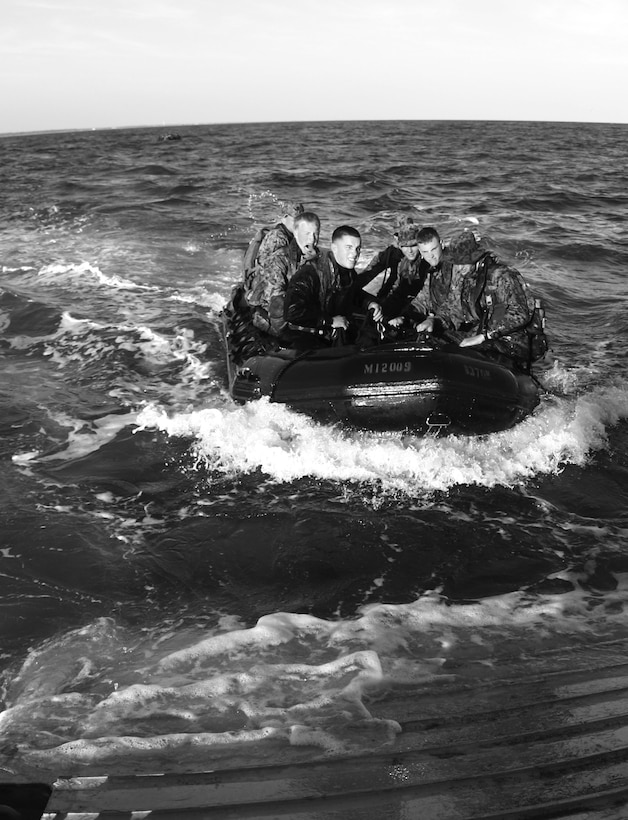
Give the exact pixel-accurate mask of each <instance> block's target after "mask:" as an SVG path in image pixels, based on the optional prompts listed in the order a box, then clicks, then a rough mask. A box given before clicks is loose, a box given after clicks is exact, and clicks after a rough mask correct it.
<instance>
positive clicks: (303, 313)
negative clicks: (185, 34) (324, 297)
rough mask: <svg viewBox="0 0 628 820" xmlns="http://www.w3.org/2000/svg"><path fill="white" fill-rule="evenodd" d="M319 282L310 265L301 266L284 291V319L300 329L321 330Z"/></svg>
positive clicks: (321, 314)
mask: <svg viewBox="0 0 628 820" xmlns="http://www.w3.org/2000/svg"><path fill="white" fill-rule="evenodd" d="M319 290H320V281H319V277H318V274H317V273H316V271H315V269H314V268H313V266H312V265H308V264H305V265H303V266H302V267H301V268H300V269H299V270H298V272H297V273H295V275H294V276H293V277H292V279H291V280H290V283H289V285H288V289H287V291H286V299H285V304H284V319H285V321H286V322H291V323H292V324H294V325H301V326H302V327H315V328H322V327H324V326H325V316H324V314H323V311H322V309H321V306H320V298H319Z"/></svg>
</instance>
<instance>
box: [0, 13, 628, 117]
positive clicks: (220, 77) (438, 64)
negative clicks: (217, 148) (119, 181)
mask: <svg viewBox="0 0 628 820" xmlns="http://www.w3.org/2000/svg"><path fill="white" fill-rule="evenodd" d="M1 6H2V27H1V29H0V56H1V58H2V65H1V67H0V77H1V80H0V92H1V95H2V96H1V99H2V109H1V110H0V132H2V133H7V132H20V131H40V130H53V129H79V128H106V127H122V126H134V125H158V126H161V125H183V124H191V123H215V122H266V121H295V120H347V119H351V120H355V119H358V120H373V119H375V120H377V119H479V120H482V119H491V120H557V121H559V120H560V121H581V122H617V123H628V93H627V92H626V81H627V80H628V47H627V43H628V2H627V0H473V2H470V0H316V2H314V0H292V2H288V0H1Z"/></svg>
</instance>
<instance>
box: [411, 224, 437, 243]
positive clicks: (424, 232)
mask: <svg viewBox="0 0 628 820" xmlns="http://www.w3.org/2000/svg"><path fill="white" fill-rule="evenodd" d="M432 239H437V240H438V241H439V242H440V236H439V235H438V231H437V230H436V228H430V227H429V226H428V227H426V228H421V230H420V231H419V233H418V234H417V238H416V241H417V242H418V243H419V245H425V244H427V243H428V242H431V241H432Z"/></svg>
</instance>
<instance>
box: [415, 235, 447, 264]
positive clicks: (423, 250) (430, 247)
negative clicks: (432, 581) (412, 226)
mask: <svg viewBox="0 0 628 820" xmlns="http://www.w3.org/2000/svg"><path fill="white" fill-rule="evenodd" d="M419 253H420V254H421V258H422V259H424V260H425V261H426V262H427V264H428V265H429V266H430V267H431V268H435V267H436V266H437V265H438V263H439V262H440V260H441V259H442V258H443V246H442V245H441V243H440V240H439V239H430V241H429V242H421V243H419Z"/></svg>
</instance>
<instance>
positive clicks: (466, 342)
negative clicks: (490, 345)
mask: <svg viewBox="0 0 628 820" xmlns="http://www.w3.org/2000/svg"><path fill="white" fill-rule="evenodd" d="M485 341H486V336H485V335H484V334H483V333H478V334H477V335H476V336H468V337H467V338H466V339H463V340H462V341H461V342H460V345H459V346H460V347H475V346H476V345H481V344H482V342H485Z"/></svg>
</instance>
